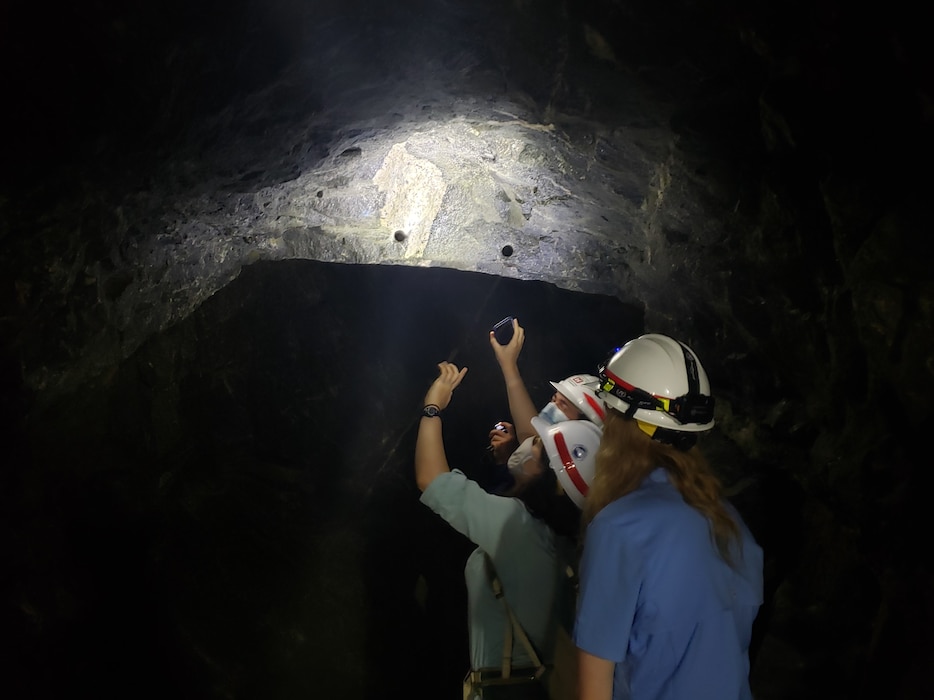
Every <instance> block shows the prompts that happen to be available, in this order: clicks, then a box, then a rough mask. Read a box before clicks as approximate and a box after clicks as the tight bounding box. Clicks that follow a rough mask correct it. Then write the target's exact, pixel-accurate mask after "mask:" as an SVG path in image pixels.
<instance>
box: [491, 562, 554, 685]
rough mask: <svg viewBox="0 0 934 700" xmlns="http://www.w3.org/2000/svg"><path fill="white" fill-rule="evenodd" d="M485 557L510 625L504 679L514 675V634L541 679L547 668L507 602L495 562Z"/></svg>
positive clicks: (505, 647)
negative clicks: (494, 565)
mask: <svg viewBox="0 0 934 700" xmlns="http://www.w3.org/2000/svg"><path fill="white" fill-rule="evenodd" d="M483 556H484V558H485V560H486V572H487V576H489V577H490V585H491V586H492V587H493V595H495V596H496V598H497V599H499V600H500V601H501V602H502V604H503V610H505V612H506V619H507V621H508V624H507V625H506V626H505V628H506V629H505V633H504V637H505V639H504V640H503V663H502V672H501V673H502V677H503V678H509V676H510V674H511V673H512V638H513V633H515V635H516V636H517V637H518V638H519V641H520V642H522V646H524V647H525V650H526V652H527V653H528V655H529V658H530V659H532V663H533V664H535V677H536V678H541V677H542V674H544V673H545V666H544V665H543V664H542V662H541V659H539V656H538V654H537V653H536V652H535V647H534V646H532V641H531V640H530V639H529V636H528V635H527V634H526V633H525V630H524V629H523V628H522V623H520V622H519V618H517V617H516V614H515V613H514V612H513V611H512V608H511V607H509V603H508V602H506V595H505V593H504V592H503V584H502V582H501V581H500V580H499V576H498V575H497V573H496V569H495V568H493V560H492V559H490V555H489V554H487V553H486V552H484V554H483Z"/></svg>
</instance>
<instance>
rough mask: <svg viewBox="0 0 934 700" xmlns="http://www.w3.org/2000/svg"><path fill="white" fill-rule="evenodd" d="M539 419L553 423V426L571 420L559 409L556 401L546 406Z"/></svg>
mask: <svg viewBox="0 0 934 700" xmlns="http://www.w3.org/2000/svg"><path fill="white" fill-rule="evenodd" d="M538 417H539V418H541V419H542V420H543V421H546V422H548V423H551V424H552V425H553V424H555V423H560V422H561V421H565V420H570V418H568V417H567V416H566V415H565V413H564V411H562V410H561V409H560V408H558V404H556V403H555V402H554V401H551V402H550V403H549V404H548V405H547V406H545V408H543V409H542V412H541V413H539V414H538Z"/></svg>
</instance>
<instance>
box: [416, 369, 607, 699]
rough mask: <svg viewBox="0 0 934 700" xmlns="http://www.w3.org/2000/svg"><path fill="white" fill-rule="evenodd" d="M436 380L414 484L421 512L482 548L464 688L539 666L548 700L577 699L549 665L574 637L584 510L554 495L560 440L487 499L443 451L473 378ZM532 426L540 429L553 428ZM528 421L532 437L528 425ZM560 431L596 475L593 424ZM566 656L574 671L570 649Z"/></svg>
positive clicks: (546, 438) (473, 573)
mask: <svg viewBox="0 0 934 700" xmlns="http://www.w3.org/2000/svg"><path fill="white" fill-rule="evenodd" d="M438 370H439V372H438V377H437V378H436V379H435V381H434V382H433V383H432V385H431V387H430V388H429V389H428V392H427V393H426V394H425V399H424V406H425V408H424V412H423V414H422V417H421V419H420V423H419V429H418V436H417V439H416V446H415V479H416V484H417V486H418V488H419V489H420V490H421V491H422V495H421V502H422V503H424V504H425V505H426V506H428V507H429V508H431V509H432V510H433V511H434V512H435V513H437V514H438V515H439V516H440V517H442V518H443V519H444V520H445V521H446V522H447V523H448V524H450V525H451V526H452V527H453V528H454V529H456V530H457V531H458V532H460V533H461V534H463V535H465V536H466V537H467V538H468V539H469V540H470V541H471V542H473V543H474V544H476V545H477V547H476V549H475V550H474V551H473V552H472V553H471V554H470V556H469V557H468V559H467V562H466V565H465V567H464V578H465V582H466V585H467V596H468V615H467V618H468V637H469V649H470V664H471V671H470V674H469V676H468V678H470V679H472V681H473V680H475V679H482V678H484V677H487V675H488V674H493V675H494V676H495V675H496V674H501V673H502V671H501V669H502V668H503V666H504V664H506V665H508V666H510V667H513V668H520V669H522V668H534V667H536V664H538V668H540V669H542V673H543V676H542V678H543V688H544V687H547V688H548V689H549V691H550V692H551V693H552V697H555V696H558V697H573V693H574V689H575V687H576V681H575V682H574V683H570V684H569V681H568V679H569V678H574V679H576V673H574V671H573V670H570V669H567V668H565V669H564V671H560V670H558V668H561V665H560V664H558V668H556V667H555V665H554V663H553V662H554V660H555V657H556V655H557V653H558V649H559V644H560V642H561V640H563V639H567V637H568V635H567V632H566V633H565V634H564V635H562V630H567V631H568V632H569V631H570V629H571V624H572V622H573V615H574V596H573V583H572V580H571V578H569V576H568V567H569V566H571V565H573V564H574V563H575V562H576V554H577V547H576V543H575V540H576V537H577V535H578V534H579V531H580V510H579V508H578V506H577V505H575V502H573V501H572V500H571V499H569V498H568V497H567V496H565V495H563V494H562V493H561V491H560V489H559V488H558V479H559V476H558V475H557V474H556V472H557V470H555V471H552V469H549V468H548V466H549V462H550V460H549V454H554V455H555V456H556V457H557V456H558V455H559V450H558V449H557V447H556V438H555V437H554V434H552V433H550V432H549V431H545V430H544V427H542V429H543V432H544V433H545V434H544V435H543V436H542V437H539V436H537V435H535V436H533V437H532V441H531V451H530V456H529V458H528V460H526V463H525V465H524V466H525V467H526V469H527V470H528V473H529V475H530V478H528V479H525V480H522V481H520V482H518V483H517V484H516V485H515V486H514V487H513V488H512V489H511V491H510V495H509V496H501V495H496V494H492V493H489V492H487V491H485V490H484V489H483V488H482V487H481V486H480V485H479V484H478V483H477V482H476V481H474V480H472V479H469V478H468V477H467V476H466V475H465V474H464V473H463V472H462V471H461V470H459V469H457V468H454V469H452V468H451V467H450V465H449V463H448V460H447V455H446V453H445V449H444V439H443V429H442V425H443V418H442V416H443V414H444V411H445V409H446V408H447V407H448V405H449V404H450V401H451V398H452V396H453V392H454V390H455V389H456V388H458V387H459V386H460V384H461V382H462V381H463V379H464V377H465V375H466V373H467V368H466V367H465V368H458V367H457V366H456V365H453V364H451V363H448V362H442V363H440V364H439V365H438ZM534 419H535V421H536V422H539V423H540V424H541V425H542V426H551V427H556V426H554V425H551V424H548V423H546V422H544V421H543V420H542V419H539V418H538V417H535V418H534ZM528 420H529V429H530V430H531V423H532V419H531V418H529V419H528ZM585 423H586V424H587V426H589V429H588V430H587V432H586V435H584V436H583V439H581V436H579V435H578V434H577V433H575V431H574V430H573V428H574V427H579V428H582V427H584V424H585ZM572 424H580V425H579V426H572ZM559 425H560V426H572V428H571V429H570V430H568V429H565V430H559V431H558V432H559V433H561V435H562V437H559V438H557V440H563V444H564V446H565V448H564V449H565V452H568V450H569V451H570V452H569V454H573V455H577V459H578V461H579V462H580V470H581V471H582V472H584V473H592V471H593V467H592V465H590V466H588V465H585V464H584V462H585V461H586V460H588V459H589V460H591V461H592V460H593V459H594V455H595V454H596V449H597V446H598V445H599V437H596V438H595V437H594V436H593V433H592V432H590V429H592V430H596V431H598V432H599V429H598V428H596V426H594V425H593V424H591V423H589V422H587V421H566V422H563V423H561V424H559ZM588 441H589V442H588ZM585 442H586V443H587V446H586V447H584V446H583V445H584V443H585ZM568 444H570V447H568ZM558 458H559V459H561V457H558ZM491 572H495V575H496V577H497V578H498V580H499V581H500V582H501V584H502V594H503V597H502V598H500V597H498V596H497V593H496V591H495V590H494V588H493V587H492V586H491V578H490V577H491ZM504 601H505V603H506V604H507V605H508V606H509V608H510V610H511V611H512V613H514V615H515V617H516V619H517V620H518V622H519V623H520V624H521V629H522V630H523V631H524V634H525V635H526V636H527V639H528V640H529V642H530V644H531V646H532V649H533V653H530V652H529V650H528V649H527V647H526V646H525V645H524V644H523V643H522V639H521V637H520V635H517V634H512V627H511V626H510V621H509V617H508V614H507V612H506V611H505V610H504V607H503V602H504ZM507 631H508V632H509V635H507V634H506V633H507ZM507 644H508V646H507ZM560 648H564V647H560ZM566 648H568V649H570V650H571V652H572V653H571V654H570V656H571V659H572V663H574V664H575V665H576V658H575V654H576V652H575V651H574V649H573V645H572V644H571V643H570V641H569V639H568V641H567V645H566ZM561 689H563V691H562V690H561Z"/></svg>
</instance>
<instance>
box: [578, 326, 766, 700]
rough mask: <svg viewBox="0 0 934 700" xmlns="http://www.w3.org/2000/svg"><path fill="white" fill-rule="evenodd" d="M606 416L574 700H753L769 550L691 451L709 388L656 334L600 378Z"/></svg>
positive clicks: (590, 509) (587, 509) (670, 342)
mask: <svg viewBox="0 0 934 700" xmlns="http://www.w3.org/2000/svg"><path fill="white" fill-rule="evenodd" d="M599 377H600V380H601V385H600V391H599V392H598V393H599V396H600V398H601V399H603V400H604V402H605V403H606V406H607V408H608V410H607V415H606V418H605V420H604V426H603V438H602V440H601V442H600V448H599V451H598V453H597V457H596V469H595V474H594V477H593V480H592V483H591V484H590V488H589V490H588V493H587V496H586V500H585V504H584V510H583V523H584V525H585V526H586V535H585V540H584V548H583V553H582V556H581V562H580V572H579V575H580V588H579V598H578V609H577V616H576V620H575V626H574V642H575V644H576V645H577V647H578V650H579V651H578V654H579V690H580V700H597V699H599V700H610V699H611V698H612V699H613V700H622V699H624V698H626V699H630V698H631V699H632V700H649V699H653V700H654V699H660V698H665V699H667V700H679V699H681V698H685V699H690V700H751V698H752V694H751V691H750V688H749V653H748V650H749V644H750V639H751V636H752V625H753V622H754V621H755V617H756V614H757V613H758V609H759V606H760V605H761V603H762V575H763V570H762V567H763V559H762V549H761V548H760V547H759V545H758V544H757V543H756V541H755V539H754V538H753V536H752V534H751V533H750V532H749V530H748V528H747V527H746V525H745V523H744V522H743V520H742V518H741V517H740V515H739V513H738V512H737V511H736V510H735V509H734V508H733V507H732V506H731V505H730V504H729V503H728V502H727V501H726V500H725V499H724V498H723V496H722V494H721V486H720V482H719V480H718V478H717V477H716V475H715V473H714V472H713V470H712V469H711V467H710V465H709V464H708V463H707V461H706V459H705V458H704V456H703V455H702V453H701V451H700V449H699V448H698V447H697V445H696V442H697V436H698V435H699V434H700V433H702V432H704V431H707V430H710V429H711V428H712V427H713V426H714V417H713V407H714V402H713V397H712V396H711V394H710V383H709V380H708V378H707V374H706V372H705V371H704V368H703V367H702V366H701V364H700V361H699V359H698V358H697V355H696V354H695V353H694V351H693V350H691V349H690V348H689V347H688V346H687V345H685V344H683V343H681V342H679V341H677V340H675V339H674V338H670V337H668V336H665V335H660V334H654V333H653V334H647V335H643V336H640V337H639V338H636V339H634V340H631V341H629V342H628V343H626V344H625V345H624V346H623V347H622V348H620V349H618V350H617V352H616V353H615V354H614V355H613V356H612V357H611V358H610V359H609V360H608V361H607V362H606V363H605V364H603V365H601V366H600V368H599Z"/></svg>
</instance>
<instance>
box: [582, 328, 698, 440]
mask: <svg viewBox="0 0 934 700" xmlns="http://www.w3.org/2000/svg"><path fill="white" fill-rule="evenodd" d="M597 373H598V375H599V377H600V387H599V390H598V392H597V393H598V396H599V397H600V398H601V399H603V401H604V402H605V403H606V405H607V406H609V407H610V408H614V409H616V410H617V411H619V412H621V413H624V414H626V415H627V416H629V417H630V418H635V419H636V420H638V421H641V422H642V423H645V424H647V425H649V426H655V427H656V428H662V429H663V430H664V431H675V432H680V433H700V432H703V431H705V430H710V429H711V428H713V426H714V417H713V413H714V400H713V397H712V396H711V395H710V382H709V380H708V379H707V373H706V372H705V371H704V368H703V366H702V365H701V363H700V360H699V359H698V357H697V355H696V354H695V353H694V351H693V350H691V348H689V347H688V346H687V345H685V344H684V343H682V342H680V341H677V340H675V339H674V338H671V337H669V336H667V335H661V334H658V333H648V334H646V335H641V336H639V337H638V338H635V339H633V340H630V341H629V342H628V343H626V344H625V345H623V346H622V347H621V348H619V349H618V350H617V351H616V352H615V353H614V354H613V355H612V356H611V357H610V358H609V359H608V360H607V361H606V362H605V363H603V364H601V365H600V367H599V368H598V371H597ZM664 434H665V433H661V434H660V435H659V438H661V437H663V436H664ZM662 441H663V442H664V441H665V440H662Z"/></svg>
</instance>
